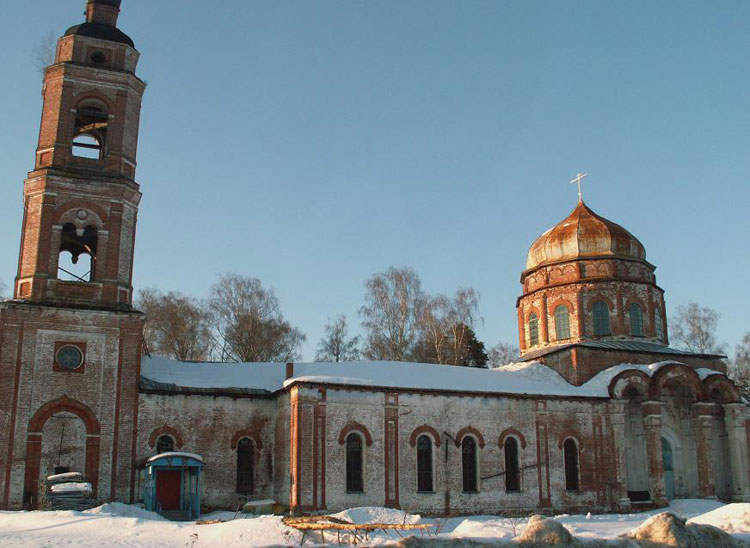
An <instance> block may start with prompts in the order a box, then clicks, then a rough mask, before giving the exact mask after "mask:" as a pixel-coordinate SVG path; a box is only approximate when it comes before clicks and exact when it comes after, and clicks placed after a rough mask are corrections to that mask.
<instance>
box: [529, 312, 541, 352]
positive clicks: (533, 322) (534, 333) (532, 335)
mask: <svg viewBox="0 0 750 548" xmlns="http://www.w3.org/2000/svg"><path fill="white" fill-rule="evenodd" d="M538 344H539V318H537V316H536V314H535V313H534V312H532V313H531V314H529V346H536V345H538Z"/></svg>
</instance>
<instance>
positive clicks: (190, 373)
mask: <svg viewBox="0 0 750 548" xmlns="http://www.w3.org/2000/svg"><path fill="white" fill-rule="evenodd" d="M668 363H674V362H658V363H655V364H650V365H633V364H622V365H617V366H613V367H610V368H608V369H606V370H605V371H602V372H601V373H599V374H598V375H596V376H595V377H594V378H592V379H591V380H590V381H588V382H587V383H585V384H583V385H582V386H574V385H572V384H570V383H568V382H567V381H566V380H565V379H563V378H562V377H561V376H560V375H559V374H558V373H557V372H556V371H554V370H552V369H551V368H549V367H547V366H545V365H542V364H540V363H538V362H523V363H514V364H510V365H505V366H503V367H499V368H496V369H479V368H472V367H458V366H451V365H435V364H426V363H410V362H386V361H357V362H340V363H325V362H323V363H295V364H294V372H293V376H292V377H291V378H290V379H286V378H285V372H286V367H285V365H284V364H281V363H196V362H179V361H174V360H169V359H166V358H161V357H158V356H153V357H147V356H146V357H144V359H143V363H142V366H141V386H142V387H143V388H144V389H145V390H147V391H157V392H183V393H204V394H211V393H223V394H232V393H245V394H247V393H250V394H266V395H270V394H272V393H273V392H276V391H278V390H281V389H282V388H284V387H286V386H289V385H290V384H292V383H294V382H313V383H321V384H336V385H349V386H371V387H380V388H400V389H418V390H438V391H449V392H456V391H460V392H478V393H497V394H524V395H538V396H562V397H584V398H606V397H609V393H608V387H609V383H610V381H611V380H612V379H613V378H614V377H615V376H616V375H617V374H618V373H620V372H622V371H624V370H627V369H640V370H641V371H643V372H645V373H646V374H648V375H649V376H651V375H653V374H654V373H655V372H656V370H658V369H659V368H660V367H662V366H663V365H666V364H668ZM698 373H699V375H701V378H705V376H707V375H708V374H712V373H716V372H715V371H712V370H708V369H707V370H705V371H704V370H699V371H698Z"/></svg>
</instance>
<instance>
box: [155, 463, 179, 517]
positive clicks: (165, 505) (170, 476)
mask: <svg viewBox="0 0 750 548" xmlns="http://www.w3.org/2000/svg"><path fill="white" fill-rule="evenodd" d="M181 487H182V472H181V471H179V470H159V471H158V472H157V473H156V499H157V500H158V501H159V504H160V505H161V509H162V510H179V509H180V490H181V489H180V488H181Z"/></svg>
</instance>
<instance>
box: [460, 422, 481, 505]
mask: <svg viewBox="0 0 750 548" xmlns="http://www.w3.org/2000/svg"><path fill="white" fill-rule="evenodd" d="M461 466H462V468H463V480H464V483H463V488H464V492H465V493H476V492H477V490H478V489H477V442H476V440H475V439H474V438H472V437H471V436H465V437H464V439H463V440H462V441H461Z"/></svg>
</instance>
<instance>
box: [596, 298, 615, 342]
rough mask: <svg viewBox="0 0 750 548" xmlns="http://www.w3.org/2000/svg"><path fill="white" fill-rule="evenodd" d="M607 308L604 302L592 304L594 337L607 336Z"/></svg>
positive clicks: (608, 329)
mask: <svg viewBox="0 0 750 548" xmlns="http://www.w3.org/2000/svg"><path fill="white" fill-rule="evenodd" d="M610 333H612V329H611V328H610V326H609V306H607V303H605V302H604V301H596V302H595V303H594V335H609V334H610Z"/></svg>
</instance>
